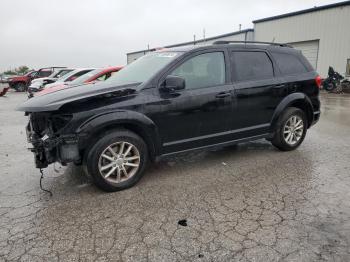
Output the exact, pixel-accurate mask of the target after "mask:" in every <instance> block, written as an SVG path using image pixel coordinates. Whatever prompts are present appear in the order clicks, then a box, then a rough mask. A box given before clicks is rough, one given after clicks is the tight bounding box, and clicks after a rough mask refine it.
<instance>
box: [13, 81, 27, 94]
mask: <svg viewBox="0 0 350 262" xmlns="http://www.w3.org/2000/svg"><path fill="white" fill-rule="evenodd" d="M15 89H16V91H17V92H24V91H26V89H27V86H26V84H25V83H22V82H19V83H17V84H16V85H15Z"/></svg>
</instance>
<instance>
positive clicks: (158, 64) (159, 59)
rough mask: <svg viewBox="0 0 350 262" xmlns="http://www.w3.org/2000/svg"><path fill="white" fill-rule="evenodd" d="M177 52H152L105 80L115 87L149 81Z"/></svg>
mask: <svg viewBox="0 0 350 262" xmlns="http://www.w3.org/2000/svg"><path fill="white" fill-rule="evenodd" d="M179 54H180V53H179V52H154V53H150V54H147V55H145V56H142V57H140V58H139V59H137V60H136V61H134V62H132V63H131V64H129V65H127V66H126V67H124V68H123V69H122V70H120V71H119V72H118V74H115V75H113V76H111V77H110V78H109V79H107V80H106V82H108V83H113V84H115V85H126V84H131V83H143V82H145V81H147V80H149V79H150V78H151V77H152V76H153V75H154V74H155V73H156V72H158V71H159V70H160V69H161V68H163V67H164V66H165V65H167V64H168V63H170V62H171V61H172V60H174V59H175V57H177V56H179Z"/></svg>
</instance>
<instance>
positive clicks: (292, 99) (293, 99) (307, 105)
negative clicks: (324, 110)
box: [270, 93, 314, 133]
mask: <svg viewBox="0 0 350 262" xmlns="http://www.w3.org/2000/svg"><path fill="white" fill-rule="evenodd" d="M291 106H295V107H297V108H300V109H302V110H303V111H306V112H305V114H306V115H307V119H308V127H310V126H311V123H312V122H313V117H314V116H313V111H314V110H313V106H312V103H311V100H310V98H309V97H308V96H307V95H305V94H303V93H293V94H290V95H288V96H286V97H285V98H284V99H283V100H282V101H281V102H280V103H279V105H278V106H277V108H276V110H275V112H274V114H273V116H272V121H271V125H270V128H271V130H270V131H271V133H272V132H274V130H275V126H276V124H277V121H278V119H279V117H280V116H281V114H282V113H283V112H284V111H285V109H286V108H288V107H291Z"/></svg>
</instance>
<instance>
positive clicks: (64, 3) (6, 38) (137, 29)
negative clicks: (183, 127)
mask: <svg viewBox="0 0 350 262" xmlns="http://www.w3.org/2000/svg"><path fill="white" fill-rule="evenodd" d="M334 2H339V1H332V0H288V1H281V0H269V1H261V0H244V1H242V0H240V1H236V0H221V1H220V0H187V1H186V0H172V1H171V0H147V1H141V0H139V1H136V0H123V1H122V0H0V72H1V71H3V70H5V69H9V68H13V67H17V66H20V65H28V66H30V67H32V68H39V67H42V66H51V65H57V66H63V65H64V66H74V67H101V66H108V65H123V64H125V63H126V53H127V52H132V51H137V50H140V49H146V48H147V44H149V45H150V47H161V46H164V45H169V44H175V43H181V42H186V41H191V40H192V39H193V35H194V34H196V36H197V39H199V38H202V35H203V28H205V30H206V36H207V37H211V36H215V35H220V34H225V33H229V32H234V31H237V30H238V25H239V24H242V29H246V28H252V27H253V24H252V22H251V21H252V20H255V19H259V18H264V17H269V16H273V15H279V14H283V13H287V12H292V11H298V10H301V9H306V8H311V7H314V6H320V5H326V4H330V3H334Z"/></svg>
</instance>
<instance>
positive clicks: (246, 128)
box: [163, 123, 270, 146]
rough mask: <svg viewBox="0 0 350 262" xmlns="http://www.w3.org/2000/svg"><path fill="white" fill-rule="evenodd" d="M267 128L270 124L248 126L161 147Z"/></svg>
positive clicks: (177, 141) (169, 143) (165, 144)
mask: <svg viewBox="0 0 350 262" xmlns="http://www.w3.org/2000/svg"><path fill="white" fill-rule="evenodd" d="M268 126H270V123H266V124H261V125H256V126H250V127H245V128H240V129H235V130H230V131H225V132H221V133H215V134H210V135H205V136H196V137H192V138H186V139H182V140H176V141H172V142H168V143H164V144H163V146H171V145H176V144H181V143H186V142H192V141H196V140H201V139H206V138H211V137H217V136H224V135H229V134H234V133H239V132H244V131H248V130H253V129H259V128H264V127H268Z"/></svg>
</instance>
